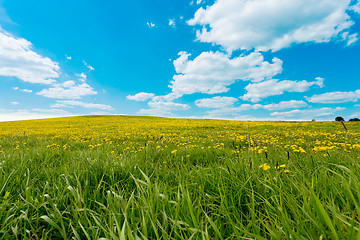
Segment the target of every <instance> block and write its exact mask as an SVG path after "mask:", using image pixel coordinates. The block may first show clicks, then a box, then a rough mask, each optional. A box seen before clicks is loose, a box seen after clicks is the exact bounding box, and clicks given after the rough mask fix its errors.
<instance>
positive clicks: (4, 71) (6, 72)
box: [0, 27, 60, 84]
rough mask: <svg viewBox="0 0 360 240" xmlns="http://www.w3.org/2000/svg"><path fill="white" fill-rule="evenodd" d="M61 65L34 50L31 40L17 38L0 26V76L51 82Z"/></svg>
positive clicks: (34, 81)
mask: <svg viewBox="0 0 360 240" xmlns="http://www.w3.org/2000/svg"><path fill="white" fill-rule="evenodd" d="M59 70H60V67H59V65H58V63H56V62H53V61H52V60H51V59H50V58H48V57H43V56H41V55H39V54H37V53H36V52H34V51H33V50H32V44H31V42H29V41H27V40H26V39H23V38H17V37H14V36H12V35H11V34H9V33H7V32H5V31H4V30H2V29H1V27H0V76H6V77H16V78H18V79H20V80H22V81H25V82H30V83H43V84H51V83H54V82H55V80H53V78H57V77H59Z"/></svg>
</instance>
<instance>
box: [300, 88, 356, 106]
mask: <svg viewBox="0 0 360 240" xmlns="http://www.w3.org/2000/svg"><path fill="white" fill-rule="evenodd" d="M306 99H307V100H308V101H309V102H312V103H344V102H357V101H358V100H359V99H360V90H356V91H354V92H328V93H324V94H319V95H314V96H312V97H308V98H306Z"/></svg>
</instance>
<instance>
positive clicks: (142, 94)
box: [126, 92, 155, 101]
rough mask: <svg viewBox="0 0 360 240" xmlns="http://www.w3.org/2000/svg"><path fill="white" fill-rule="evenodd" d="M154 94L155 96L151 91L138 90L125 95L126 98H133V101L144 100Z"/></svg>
mask: <svg viewBox="0 0 360 240" xmlns="http://www.w3.org/2000/svg"><path fill="white" fill-rule="evenodd" d="M154 96H155V94H153V93H145V92H139V93H137V94H135V95H128V96H126V98H127V99H129V100H134V101H146V100H149V99H151V98H153V97H154Z"/></svg>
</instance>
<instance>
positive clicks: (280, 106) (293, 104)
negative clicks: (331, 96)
mask: <svg viewBox="0 0 360 240" xmlns="http://www.w3.org/2000/svg"><path fill="white" fill-rule="evenodd" d="M307 106H308V104H307V103H306V102H304V101H296V100H290V101H282V102H279V103H272V104H268V105H263V106H262V108H264V109H266V110H270V111H273V110H284V109H289V108H304V107H307Z"/></svg>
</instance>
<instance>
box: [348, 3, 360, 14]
mask: <svg viewBox="0 0 360 240" xmlns="http://www.w3.org/2000/svg"><path fill="white" fill-rule="evenodd" d="M350 10H352V11H354V12H356V13H359V14H360V2H358V3H356V4H355V5H352V6H351V7H350Z"/></svg>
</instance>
